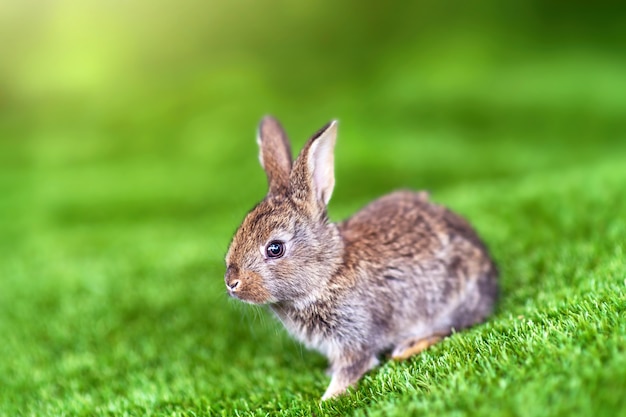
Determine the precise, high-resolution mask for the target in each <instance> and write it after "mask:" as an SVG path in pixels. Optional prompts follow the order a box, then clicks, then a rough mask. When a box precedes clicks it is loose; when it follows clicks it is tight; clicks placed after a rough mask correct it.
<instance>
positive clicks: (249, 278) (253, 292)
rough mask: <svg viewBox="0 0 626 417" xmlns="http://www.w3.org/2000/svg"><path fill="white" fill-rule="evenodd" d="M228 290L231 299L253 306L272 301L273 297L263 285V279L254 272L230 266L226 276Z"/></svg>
mask: <svg viewBox="0 0 626 417" xmlns="http://www.w3.org/2000/svg"><path fill="white" fill-rule="evenodd" d="M224 282H225V283H226V289H227V290H228V294H229V295H230V296H231V297H236V298H238V299H240V300H242V301H247V302H249V303H253V304H262V303H266V302H268V301H270V299H271V296H270V294H269V292H268V291H267V289H266V288H264V286H263V284H262V279H261V277H260V276H259V275H258V274H256V273H255V272H252V271H240V270H239V268H238V267H236V266H234V265H229V266H228V268H226V273H225V274H224Z"/></svg>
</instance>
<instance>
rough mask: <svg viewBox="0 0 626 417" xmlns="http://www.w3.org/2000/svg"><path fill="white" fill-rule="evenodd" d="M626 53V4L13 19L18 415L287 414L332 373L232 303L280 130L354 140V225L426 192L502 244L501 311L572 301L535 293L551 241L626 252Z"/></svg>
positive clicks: (47, 2) (1, 45) (29, 11)
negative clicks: (614, 243) (195, 410)
mask: <svg viewBox="0 0 626 417" xmlns="http://www.w3.org/2000/svg"><path fill="white" fill-rule="evenodd" d="M625 41H626V13H625V11H624V7H623V6H622V5H620V4H618V2H615V4H612V3H602V2H547V1H495V0H480V1H475V2H460V1H431V0H420V1H389V2H381V1H378V2H370V1H356V0H347V1H341V2H338V1H332V2H331V1H317V2H293V1H283V0H264V1H251V0H236V1H211V2H206V1H199V0H182V1H177V2H167V1H160V0H159V1H147V0H145V1H141V0H133V1H120V0H112V1H105V0H88V1H78V0H21V1H2V2H0V263H1V265H0V274H2V276H1V277H0V280H1V282H0V311H1V312H2V317H0V333H1V334H3V335H4V336H3V338H6V339H5V342H2V343H0V345H2V346H0V357H1V358H4V359H1V360H0V378H2V379H3V382H4V383H5V384H6V385H5V386H6V387H7V389H6V390H4V391H5V397H4V400H5V401H7V403H10V404H12V406H13V407H15V408H14V409H21V410H23V411H24V410H26V411H28V410H31V411H33V410H34V412H35V414H38V413H39V412H42V410H48V412H50V413H51V414H55V413H58V412H60V411H59V410H65V412H68V408H67V407H69V405H68V404H72V407H74V408H70V409H69V413H70V414H72V412H75V413H80V412H84V413H87V414H89V413H90V412H94V411H93V410H106V409H107V408H106V407H109V408H110V407H113V410H116V408H115V407H121V408H119V409H118V410H128V409H125V408H124V406H132V405H133V404H134V405H135V406H137V407H140V405H141V404H147V405H146V407H151V406H154V404H155V403H154V401H157V403H158V401H165V402H164V403H163V402H162V403H161V404H166V405H164V406H163V407H165V409H167V400H163V398H174V399H176V398H177V397H176V395H177V394H176V393H179V394H180V395H182V396H183V397H184V395H189V396H190V397H189V398H192V397H194V395H195V396H196V397H195V398H202V395H204V394H206V393H207V392H213V394H211V395H214V397H211V398H212V399H209V400H207V401H208V403H209V405H210V404H218V406H217V407H218V409H219V404H220V403H219V401H220V400H219V398H234V397H237V398H238V396H240V395H241V388H242V387H248V389H251V390H253V391H251V392H252V394H250V395H252V397H253V400H251V401H252V402H253V403H254V401H255V400H254V398H257V400H256V401H257V402H261V403H262V402H263V401H265V400H264V398H265V397H264V395H266V393H265V391H262V390H263V389H264V388H251V387H254V386H255V385H254V383H253V382H254V381H255V378H256V381H257V382H258V381H264V384H266V383H267V381H266V380H265V379H264V378H265V376H264V375H261V374H258V375H256V374H254V372H265V373H267V372H268V371H269V370H272V372H274V373H273V374H272V375H274V376H275V377H276V380H277V381H281V382H274V384H278V385H276V387H277V388H271V387H274V385H272V384H270V385H269V386H270V388H269V389H276V390H277V391H279V392H284V390H285V389H287V388H286V387H290V386H291V384H290V383H289V378H290V376H289V375H292V374H293V373H294V369H295V372H300V374H301V375H307V374H308V373H309V372H310V369H318V368H319V369H322V368H323V364H324V361H323V360H322V359H321V358H319V357H317V356H307V355H303V354H302V351H301V350H300V348H299V347H297V345H295V344H293V343H292V342H291V341H289V339H288V338H286V336H284V334H283V333H281V332H280V331H279V330H277V327H276V326H275V324H274V323H273V322H271V321H270V322H269V323H267V322H266V321H264V320H263V318H264V317H266V316H265V315H264V313H261V312H259V311H258V310H252V311H253V313H246V312H247V311H249V310H247V309H244V308H242V309H241V311H239V310H238V308H239V307H238V306H237V305H235V304H234V303H231V302H229V300H227V299H226V296H225V294H224V292H223V283H222V274H223V266H222V259H223V255H224V253H225V251H226V249H227V246H228V242H229V239H230V237H231V235H232V233H233V231H234V230H235V228H236V227H237V226H238V224H239V222H240V221H241V219H242V217H243V215H244V213H245V212H246V211H247V210H248V209H249V208H250V207H251V206H252V205H253V204H254V203H255V202H256V201H258V200H260V199H261V198H262V197H263V195H264V192H265V188H266V185H265V176H264V175H263V173H262V171H261V169H260V167H259V166H258V161H257V156H256V155H257V149H256V144H255V140H254V139H255V130H256V125H257V123H258V121H259V120H260V118H261V117H262V116H263V115H265V114H273V115H275V116H277V117H278V118H279V119H280V120H282V121H283V124H284V125H285V127H286V129H287V131H288V133H289V134H290V136H291V137H292V141H293V143H294V149H296V150H297V149H299V148H300V146H301V145H302V144H303V143H304V141H305V140H306V139H307V138H308V136H309V135H310V134H312V133H313V132H315V131H316V130H317V129H318V128H319V127H321V126H322V125H323V124H325V123H326V122H327V121H329V120H330V119H332V118H338V119H339V121H340V131H339V139H338V145H337V151H336V154H337V156H336V163H337V168H336V176H337V186H336V188H335V194H334V197H333V201H332V202H331V205H330V212H331V217H332V218H335V219H339V218H342V217H344V216H346V215H348V214H349V213H351V212H352V211H354V210H355V209H357V208H358V207H359V206H361V205H363V204H364V203H365V202H367V201H369V200H370V199H372V198H374V197H375V196H377V195H380V194H382V193H385V192H388V191H390V190H391V189H394V188H398V187H410V188H415V189H421V188H426V189H429V190H431V191H432V192H433V194H434V196H435V197H434V198H435V200H438V201H442V202H445V203H450V204H451V205H453V206H454V207H455V208H458V209H459V211H461V212H462V213H464V214H467V215H468V217H470V219H471V220H472V221H473V222H475V224H476V225H477V227H478V229H479V230H480V231H481V232H482V233H483V234H484V236H485V237H486V240H487V242H488V243H489V244H490V245H491V246H493V247H494V248H493V250H494V253H495V255H496V258H497V259H498V260H499V262H500V263H501V265H502V269H503V286H504V289H505V291H504V293H505V294H507V298H506V301H505V302H504V304H503V307H501V309H502V311H507V310H509V311H513V314H516V313H515V312H516V311H517V313H519V312H520V311H522V309H524V308H529V306H530V308H532V307H533V306H535V305H540V304H541V303H542V302H543V301H545V300H546V299H548V298H550V297H557V299H559V298H558V297H561V298H560V299H563V300H565V299H567V297H568V296H569V295H568V294H569V293H568V292H567V291H568V289H567V284H566V282H559V281H554V280H553V281H550V280H545V281H544V280H543V278H542V276H541V275H539V274H536V273H535V271H542V272H546V271H549V270H550V263H549V262H547V261H546V260H545V259H544V258H543V257H542V256H543V254H544V253H546V252H545V251H543V252H542V249H541V244H546V246H549V245H551V247H552V248H553V251H556V252H554V254H556V255H555V256H557V257H558V256H561V255H563V254H561V255H559V252H558V249H557V248H558V246H559V242H560V241H561V240H563V241H565V240H569V241H570V242H572V241H575V242H580V245H581V246H580V247H581V248H583V247H586V246H584V243H585V242H587V240H588V239H590V238H598V237H599V236H604V234H605V233H607V235H606V236H609V238H610V236H613V238H615V236H617V234H618V233H621V232H620V231H623V223H619V224H618V225H617V226H616V225H615V224H613V226H615V227H612V228H609V229H610V230H609V229H606V227H607V219H612V218H613V217H615V216H613V214H612V213H623V205H619V206H618V204H619V200H620V199H623V198H624V193H622V191H626V186H625V187H623V188H622V186H621V185H620V184H621V181H622V179H623V178H624V174H623V171H621V169H622V168H620V167H626V117H625V113H626V47H625V45H626V43H625ZM623 169H624V170H626V168H623ZM560 172H566V173H567V175H566V176H565V177H563V180H562V179H561V176H560ZM598 172H599V173H600V174H598ZM544 174H545V175H546V177H544V176H543V175H544ZM607 178H608V179H607ZM620 178H621V179H620ZM561 181H563V189H564V190H565V191H563V193H565V194H567V196H569V197H571V198H570V199H569V200H567V201H570V202H572V201H573V202H574V204H573V205H571V206H570V207H569V208H574V209H575V208H576V207H574V206H576V201H577V199H576V198H574V197H572V196H573V195H574V194H576V193H580V195H581V200H580V208H579V211H577V212H573V214H572V213H570V212H568V207H565V206H563V205H560V203H559V199H560V198H561V197H563V195H565V194H563V195H561V194H559V193H560V191H559V190H560V185H561ZM546 184H547V185H546ZM607 184H608V185H607ZM544 185H546V187H547V189H546V190H547V191H545V192H543V191H542V190H541V187H543V186H544ZM605 185H606V187H605ZM509 186H511V188H514V189H515V195H516V196H517V197H516V198H517V199H510V198H509V197H510V196H509V195H508V191H507V190H508V187H509ZM585 196H586V197H585ZM587 209H589V210H587ZM620 210H622V211H620ZM581 219H586V220H585V221H584V222H583V223H584V226H583V228H582V229H581V228H580V227H579V226H577V225H578V224H580V222H581ZM555 225H556V226H555ZM529 233H532V236H533V238H532V239H526V240H524V239H520V240H516V236H520V235H528V234H529ZM611 233H612V234H611ZM576 239H578V240H576ZM615 239H616V238H615ZM585 250H586V249H585ZM581 251H582V252H580V253H588V252H584V251H583V250H582V249H581ZM611 251H612V249H611ZM611 251H609V250H608V249H607V253H609V252H610V253H611V254H613V252H611ZM580 253H579V252H576V251H574V252H572V253H569V254H565V255H563V256H562V257H561V258H560V259H570V260H572V259H581V255H580ZM589 253H591V252H589ZM594 256H595V255H594ZM607 256H608V255H607ZM520 259H523V260H524V262H526V263H523V262H522V261H521V260H520ZM594 259H595V260H594ZM594 259H591V260H587V261H588V264H586V265H594V262H595V261H597V259H599V258H594ZM587 261H585V262H587ZM516 262H518V263H516ZM570 267H571V268H572V269H571V271H570V269H568V268H570ZM564 268H565V269H564V270H561V272H563V271H566V272H567V271H569V272H567V274H565V275H567V276H568V277H570V276H576V273H577V272H576V271H578V270H576V269H575V268H576V265H575V262H574V263H570V264H567V263H566V266H565V267H564ZM570 272H571V274H570ZM578 272H580V271H578ZM581 279H582V278H581ZM581 282H582V281H581ZM585 282H586V281H585ZM524 285H527V287H526V288H532V290H531V289H527V290H524V289H523V288H524ZM542 285H543V286H545V288H547V289H546V290H545V291H546V292H545V293H542V292H541V291H540V288H542ZM520 287H522V289H520ZM559 294H560V295H559ZM542 297H543V298H542ZM516 309H517V310H516ZM246 314H248V315H247V316H246ZM502 314H504V313H502ZM256 315H260V316H261V320H260V321H261V324H258V323H259V322H258V321H256V322H255V321H254V320H251V318H254V317H255V316H256ZM241 317H244V318H241ZM232 323H236V324H237V323H238V324H239V325H238V326H237V325H235V326H233V325H232ZM251 323H252V324H251ZM255 323H256V324H255ZM242 340H246V341H251V343H248V344H247V345H246V344H245V343H244V344H241V343H239V342H240V341H242ZM277 344H278V347H277V346H276V345H277ZM272 345H273V346H272ZM281 350H282V352H281V355H283V356H282V357H283V358H285V359H280V357H281V356H280V355H277V354H276V352H277V351H279V352H280V351H281ZM227 354H228V355H227ZM230 355H233V356H230ZM255 356H256V357H261V358H264V359H262V361H265V362H261V365H259V362H258V360H257V361H255V360H254V358H255ZM233 357H234V360H233V362H232V363H234V364H235V365H236V366H235V368H236V367H237V366H238V367H239V368H240V371H234V370H233V368H232V367H230V366H228V363H229V362H230V360H231V359H233ZM7 358H10V359H7ZM294 358H295V359H294ZM308 358H313V359H308ZM290 361H295V365H294V362H290ZM307 361H312V362H307ZM177 367H178V368H177ZM146 369H147V370H146ZM198 369H202V370H203V371H199V370H198ZM142 372H143V373H142ZM202 372H205V373H206V374H204V373H202ZM237 372H239V373H237ZM196 373H201V375H199V376H198V378H191V380H190V379H186V378H188V377H189V375H192V376H193V375H196ZM220 375H221V378H223V379H221V380H220V379H219V378H220ZM212 378H213V379H212ZM216 378H217V379H216ZM305 378H309V377H305ZM201 380H205V381H206V382H205V383H206V384H208V385H206V386H204V385H194V384H201V382H199V381H201ZM227 380H228V381H229V383H230V382H232V381H235V382H234V383H232V384H229V383H223V381H227ZM251 380H252V381H253V382H250V381H251ZM151 381H156V382H154V383H152V382H151ZM192 381H195V382H192ZM216 381H217V382H216ZM312 381H314V382H312ZM306 382H308V383H311V384H312V385H311V387H310V388H306V385H304V386H303V385H300V386H296V387H291V389H293V390H294V391H295V392H298V389H299V388H300V389H301V390H303V391H304V394H303V395H308V396H309V397H311V398H315V397H316V396H317V394H318V392H321V390H322V389H323V384H324V382H325V379H324V377H323V376H322V375H321V371H320V375H313V376H311V377H310V379H306ZM151 384H152V385H151ZM281 384H283V385H281ZM261 385H262V384H260V383H259V387H260V386H261ZM165 386H167V387H168V388H167V389H169V390H170V391H162V390H164V389H165V388H164V387H165ZM263 386H264V387H266V389H267V386H268V385H263ZM254 389H257V390H261V391H254ZM164 392H166V393H165V394H164ZM146 393H148V394H146ZM172 393H173V394H172ZM181 393H185V394H181ZM255 393H256V394H255ZM150 395H152V397H150ZM168 395H169V397H168ZM254 395H257V397H254ZM294 395H299V394H294ZM155 398H156V400H155ZM184 398H187V397H184ZM259 398H260V399H259ZM307 398H308V397H307ZM34 399H38V400H39V401H40V402H39V403H36V402H35V403H34V402H33V401H34ZM151 401H152V402H151ZM172 401H174V400H172ZM193 401H194V400H193V399H189V402H188V403H187V404H192V405H193V404H195V403H194V402H193ZM267 401H270V400H267ZM183 403H184V401H183ZM522 403H523V400H522ZM33 404H39V405H33ZM129 404H130V405H129ZM137 404H140V405H137ZM224 404H226V403H224ZM228 404H230V403H228ZM242 404H244V405H246V403H245V402H244V403H236V404H235V405H233V404H230V405H228V406H227V405H223V406H224V407H226V408H225V409H228V407H232V408H231V409H236V408H237V407H239V406H242ZM206 406H207V405H206V404H200V405H198V407H206ZM32 407H34V408H32ZM37 407H40V408H37ZM46 407H48V408H46ZM55 407H56V408H55ZM97 407H103V408H102V409H98V408H97ZM130 410H131V411H132V410H133V409H132V408H130ZM134 410H135V411H136V412H140V411H141V410H143V409H141V408H137V409H134Z"/></svg>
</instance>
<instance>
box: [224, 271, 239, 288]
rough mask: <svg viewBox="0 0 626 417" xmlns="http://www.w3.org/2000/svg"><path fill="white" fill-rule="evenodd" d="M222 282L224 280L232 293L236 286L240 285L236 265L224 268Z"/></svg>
mask: <svg viewBox="0 0 626 417" xmlns="http://www.w3.org/2000/svg"><path fill="white" fill-rule="evenodd" d="M224 282H226V287H227V289H228V292H230V293H233V292H236V291H237V288H239V287H240V284H241V280H240V279H239V271H238V269H237V268H236V267H234V266H229V267H228V268H226V273H225V274H224Z"/></svg>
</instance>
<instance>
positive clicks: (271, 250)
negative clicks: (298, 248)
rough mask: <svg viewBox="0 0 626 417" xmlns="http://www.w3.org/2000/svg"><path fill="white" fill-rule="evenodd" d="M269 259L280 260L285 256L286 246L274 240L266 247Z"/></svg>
mask: <svg viewBox="0 0 626 417" xmlns="http://www.w3.org/2000/svg"><path fill="white" fill-rule="evenodd" d="M265 253H266V254H267V257H268V258H280V257H281V256H283V255H284V254H285V244H284V243H283V242H281V241H279V240H272V241H271V242H270V243H268V244H267V246H266V247H265Z"/></svg>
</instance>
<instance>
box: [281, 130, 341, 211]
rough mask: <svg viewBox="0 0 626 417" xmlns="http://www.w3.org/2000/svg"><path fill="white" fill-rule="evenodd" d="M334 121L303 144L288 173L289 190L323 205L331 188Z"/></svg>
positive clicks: (334, 135) (333, 156) (333, 165)
mask: <svg viewBox="0 0 626 417" xmlns="http://www.w3.org/2000/svg"><path fill="white" fill-rule="evenodd" d="M336 140H337V121H336V120H333V121H332V122H330V123H328V124H327V125H326V126H324V127H323V128H322V129H320V130H319V131H318V132H317V133H316V134H315V135H313V137H312V138H311V139H309V141H308V142H307V144H306V145H305V146H304V148H303V149H302V152H300V155H299V156H298V159H296V162H295V164H294V168H293V170H292V175H291V184H292V189H294V190H297V191H296V192H298V193H300V194H305V195H303V197H305V196H306V197H308V198H309V199H312V200H314V201H315V202H317V203H322V204H323V206H326V205H327V204H328V202H329V201H330V197H331V195H332V194H333V189H334V188H335V142H336Z"/></svg>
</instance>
